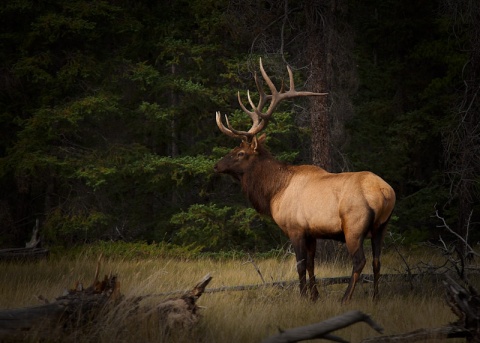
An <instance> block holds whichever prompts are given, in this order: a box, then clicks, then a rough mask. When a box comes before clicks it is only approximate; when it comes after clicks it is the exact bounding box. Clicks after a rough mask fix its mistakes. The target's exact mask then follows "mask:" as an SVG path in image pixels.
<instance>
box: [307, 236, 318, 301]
mask: <svg viewBox="0 0 480 343" xmlns="http://www.w3.org/2000/svg"><path fill="white" fill-rule="evenodd" d="M306 241H307V271H308V288H309V290H310V298H311V299H312V301H317V300H318V290H317V285H316V280H315V252H316V249H317V240H316V239H315V238H313V237H308V238H307V239H306Z"/></svg>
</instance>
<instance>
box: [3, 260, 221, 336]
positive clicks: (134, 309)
mask: <svg viewBox="0 0 480 343" xmlns="http://www.w3.org/2000/svg"><path fill="white" fill-rule="evenodd" d="M100 261H101V257H100V258H99V260H98V263H97V269H96V272H95V278H94V281H93V283H92V285H91V286H89V287H87V288H84V287H83V285H82V283H80V282H77V283H76V284H75V286H74V287H73V288H72V289H70V290H68V291H66V292H65V293H64V294H63V295H62V296H60V297H58V298H56V299H55V300H54V301H52V302H49V301H48V300H46V299H44V298H43V297H39V299H41V300H43V301H44V304H43V305H39V306H33V307H25V308H16V309H5V310H0V341H2V342H3V341H9V340H21V339H22V338H24V337H28V336H29V335H30V336H31V335H34V336H35V337H36V338H40V339H45V340H49V339H52V335H56V334H59V332H60V334H62V335H63V336H68V335H69V334H71V333H72V332H75V331H79V330H82V327H87V326H88V325H91V324H92V323H96V322H101V320H103V319H105V320H111V318H114V317H115V316H116V315H119V313H120V312H121V315H127V316H129V318H131V321H137V322H138V321H142V320H145V319H146V318H149V317H153V316H154V317H155V320H157V321H158V322H157V324H158V328H159V330H163V332H167V331H168V330H173V329H178V328H179V327H181V328H190V327H192V326H193V325H194V324H195V323H196V322H197V321H198V319H199V315H200V314H199V308H198V306H197V305H196V301H197V300H198V298H199V297H200V296H201V295H202V294H203V293H204V291H205V287H206V286H207V285H208V283H209V282H210V280H211V279H212V277H211V276H210V275H206V276H205V277H204V278H203V279H202V280H201V281H200V282H199V283H198V284H196V285H195V286H194V288H193V289H192V290H190V291H189V292H186V293H185V294H183V295H182V296H180V297H177V298H170V299H167V300H164V301H161V302H160V303H158V304H156V305H154V306H142V307H140V306H139V303H140V301H141V300H143V299H144V298H145V297H144V296H137V297H132V298H128V299H125V298H124V297H123V296H122V295H121V294H120V282H119V281H118V278H117V276H115V275H109V276H107V275H105V278H104V279H103V280H102V281H100V280H99V278H98V276H99V270H100ZM119 309H121V310H122V311H118V310H119Z"/></svg>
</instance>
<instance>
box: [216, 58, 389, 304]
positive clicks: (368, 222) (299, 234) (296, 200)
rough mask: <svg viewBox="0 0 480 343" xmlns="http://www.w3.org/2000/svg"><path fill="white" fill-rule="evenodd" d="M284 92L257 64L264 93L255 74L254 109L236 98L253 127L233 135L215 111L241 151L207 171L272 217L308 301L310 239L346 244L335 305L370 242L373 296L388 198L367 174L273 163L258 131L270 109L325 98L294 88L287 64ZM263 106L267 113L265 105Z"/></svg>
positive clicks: (350, 289) (311, 277)
mask: <svg viewBox="0 0 480 343" xmlns="http://www.w3.org/2000/svg"><path fill="white" fill-rule="evenodd" d="M287 70H288V74H289V78H290V89H289V90H288V91H285V90H284V87H283V86H282V88H281V90H280V91H278V90H277V88H276V87H275V85H274V84H273V82H272V81H271V79H270V78H269V77H268V75H267V73H266V72H265V70H264V68H263V65H262V60H261V59H260V72H261V74H262V77H263V79H264V80H265V82H266V83H267V85H268V88H269V89H270V92H271V94H269V95H267V94H265V92H264V90H263V84H262V81H261V80H259V79H258V78H257V75H256V74H255V83H256V86H257V89H258V92H259V101H258V104H257V105H255V104H254V102H253V101H252V99H251V97H250V93H247V95H248V101H249V103H250V106H251V107H252V109H251V110H248V109H247V108H246V107H245V106H244V104H243V102H242V100H241V98H240V93H238V102H239V104H240V107H241V108H242V110H243V111H244V112H245V113H246V114H248V115H249V116H250V118H251V120H252V122H253V124H252V127H251V128H250V129H249V130H248V131H241V130H236V129H234V128H233V127H232V126H231V125H230V123H229V121H228V118H227V116H225V120H226V126H225V125H224V123H223V121H222V118H221V115H220V112H217V113H216V122H217V125H218V128H219V129H220V131H221V132H223V133H224V134H226V135H228V136H230V137H233V138H240V139H241V143H240V146H238V147H236V148H235V149H233V150H232V151H231V152H230V153H228V154H227V155H226V156H224V157H223V158H222V159H221V160H220V161H219V162H218V163H217V164H216V165H215V167H214V170H215V172H217V173H223V174H228V175H231V176H232V177H233V178H235V179H236V180H238V181H239V182H240V184H241V187H242V191H243V193H244V194H245V196H246V197H247V198H248V200H249V201H250V203H251V204H252V205H253V207H254V208H255V209H256V210H257V211H258V212H259V213H261V214H264V215H268V216H271V217H272V218H273V220H274V221H275V223H276V224H277V225H278V226H279V227H280V228H281V229H282V230H283V232H284V233H285V234H286V235H287V236H288V238H289V239H290V241H291V243H292V246H293V249H294V251H295V256H296V261H297V271H298V276H299V279H300V294H301V295H302V296H306V294H307V278H306V272H307V271H308V276H309V282H308V290H309V292H310V297H311V299H312V300H316V299H317V298H318V290H317V287H316V281H315V274H314V258H315V251H316V240H317V238H325V239H335V240H340V241H343V242H345V243H346V246H347V250H348V252H349V254H350V256H351V257H352V259H353V270H352V275H351V278H350V282H349V284H348V287H347V289H346V291H345V294H344V296H343V298H342V302H343V303H344V302H347V301H349V300H350V299H351V297H352V294H353V291H354V289H355V284H356V283H357V281H358V279H359V277H360V275H361V272H362V270H363V268H364V266H365V263H366V259H365V253H364V251H363V241H364V239H365V238H366V237H371V242H372V252H373V262H372V266H373V273H374V285H373V296H374V298H375V297H376V296H377V294H378V279H379V276H380V253H381V246H382V242H383V237H384V235H385V231H386V226H387V223H388V221H389V219H390V216H391V213H392V210H393V207H394V205H395V192H394V191H393V189H392V187H390V185H388V184H387V183H386V182H385V181H384V180H382V179H381V178H380V177H379V176H377V175H375V174H373V173H371V172H368V171H362V172H346V173H338V174H333V173H329V172H327V171H325V170H324V169H322V168H319V167H317V166H313V165H299V166H294V165H288V164H285V163H282V162H280V161H278V160H276V159H275V158H274V157H273V156H272V154H271V153H270V152H269V151H268V150H267V149H266V147H265V145H264V142H265V138H266V135H265V134H263V135H261V136H260V137H258V138H257V134H258V133H259V132H260V131H262V130H264V129H265V127H266V126H267V124H268V121H269V120H270V117H271V116H272V113H273V111H274V110H275V108H276V107H277V105H278V104H279V103H280V102H281V101H282V100H285V99H290V98H295V97H304V96H324V95H326V93H313V92H299V91H296V90H295V85H294V81H293V74H292V70H291V69H290V67H288V66H287ZM267 102H269V103H270V104H269V106H268V109H267V110H266V111H264V107H265V105H266V104H267Z"/></svg>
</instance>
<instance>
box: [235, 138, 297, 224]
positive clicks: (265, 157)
mask: <svg viewBox="0 0 480 343" xmlns="http://www.w3.org/2000/svg"><path fill="white" fill-rule="evenodd" d="M291 176H292V173H291V171H290V170H289V168H288V165H287V164H285V163H282V162H280V161H278V160H276V159H275V158H274V157H273V156H272V155H271V154H270V152H268V151H267V150H266V149H264V148H263V147H261V148H260V149H259V155H258V157H257V160H256V161H255V163H252V165H251V166H250V168H249V169H248V170H246V171H245V173H244V174H243V175H242V176H241V179H240V182H241V185H242V190H243V192H244V194H245V195H246V197H247V198H248V200H250V202H251V204H252V206H253V207H254V208H255V210H257V211H258V212H259V213H261V214H264V215H268V216H271V211H270V202H271V200H272V198H273V197H274V196H275V195H276V194H277V193H278V192H280V191H282V190H283V189H284V188H285V187H286V185H287V184H288V182H289V181H290V178H291Z"/></svg>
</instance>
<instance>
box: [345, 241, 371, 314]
mask: <svg viewBox="0 0 480 343" xmlns="http://www.w3.org/2000/svg"><path fill="white" fill-rule="evenodd" d="M347 249H348V252H349V253H350V256H352V260H353V269H352V276H351V277H350V282H349V284H348V287H347V290H346V291H345V294H344V295H343V298H342V304H345V303H347V302H348V301H350V299H351V298H352V295H353V291H354V290H355V286H356V284H357V281H358V280H359V279H360V275H361V274H362V270H363V267H365V263H366V259H365V253H364V251H363V238H359V239H358V240H356V241H353V242H348V241H347Z"/></svg>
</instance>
